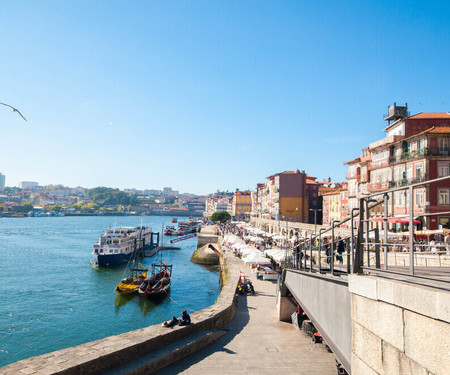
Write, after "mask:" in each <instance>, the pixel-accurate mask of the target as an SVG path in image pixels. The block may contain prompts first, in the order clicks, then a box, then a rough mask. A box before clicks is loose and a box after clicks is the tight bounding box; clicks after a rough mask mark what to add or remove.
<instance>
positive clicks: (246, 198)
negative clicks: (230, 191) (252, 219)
mask: <svg viewBox="0 0 450 375" xmlns="http://www.w3.org/2000/svg"><path fill="white" fill-rule="evenodd" d="M251 211H252V195H251V192H250V191H237V192H236V193H234V195H233V210H232V214H231V216H234V217H235V218H236V219H238V220H243V219H244V218H245V216H246V215H249V214H250V212H251Z"/></svg>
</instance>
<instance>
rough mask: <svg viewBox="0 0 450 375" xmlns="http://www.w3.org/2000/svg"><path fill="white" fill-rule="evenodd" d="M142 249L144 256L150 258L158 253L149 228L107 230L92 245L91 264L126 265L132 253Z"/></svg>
mask: <svg viewBox="0 0 450 375" xmlns="http://www.w3.org/2000/svg"><path fill="white" fill-rule="evenodd" d="M155 234H156V235H158V234H157V233H155ZM142 247H144V254H145V256H152V255H154V254H156V253H157V252H158V243H157V242H156V243H154V242H153V232H152V228H151V227H144V226H140V227H122V226H120V227H113V228H109V229H108V231H107V232H106V233H104V234H103V235H102V236H101V237H100V239H99V241H98V242H97V243H96V244H94V246H93V248H92V261H91V264H93V265H94V266H96V267H112V266H115V265H118V264H121V263H126V262H128V260H129V259H130V258H131V256H132V255H133V253H134V251H135V250H136V249H137V250H140V249H141V248H142Z"/></svg>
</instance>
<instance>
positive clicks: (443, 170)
mask: <svg viewBox="0 0 450 375" xmlns="http://www.w3.org/2000/svg"><path fill="white" fill-rule="evenodd" d="M385 120H387V121H388V126H387V127H386V128H385V129H384V130H385V132H386V137H385V138H383V139H381V140H379V141H376V142H374V143H372V144H370V146H369V147H368V149H367V151H368V152H366V154H365V155H363V156H361V157H359V158H357V159H354V160H351V161H349V162H346V164H348V165H349V173H348V175H347V178H348V181H349V206H350V208H351V207H357V199H358V198H360V197H361V194H363V195H364V194H365V193H369V194H370V193H376V192H382V191H385V190H388V189H390V188H397V187H407V186H408V185H411V184H414V183H418V182H423V181H428V180H431V179H435V178H438V177H445V176H449V175H450V173H449V170H450V156H449V155H450V145H449V144H450V113H419V114H416V115H413V116H408V111H407V106H406V105H405V106H404V107H398V106H396V104H395V103H394V106H390V107H389V113H388V115H386V117H385ZM364 150H366V149H364ZM364 150H363V152H364ZM367 156H368V157H369V159H367ZM363 159H364V162H362V160H363ZM410 199H412V200H413V202H412V203H413V209H414V216H416V217H417V219H418V220H419V221H420V222H421V225H420V226H419V227H422V228H426V229H438V228H439V226H440V225H441V226H443V227H447V228H448V227H450V215H449V214H446V213H445V212H449V211H450V181H449V180H445V181H442V182H440V183H434V184H431V185H430V184H428V185H421V186H416V187H414V189H413V194H412V197H410V196H409V189H404V190H401V191H396V192H393V193H392V194H391V199H390V203H389V206H388V215H389V216H391V217H392V218H393V220H391V221H390V222H391V223H393V225H392V226H395V229H402V225H401V223H402V219H404V216H405V215H408V214H409V206H410V204H409V202H410ZM371 216H375V217H376V216H380V217H381V216H384V207H383V205H380V206H378V207H377V208H375V209H373V210H371ZM402 216H403V218H402ZM397 219H398V220H397ZM396 220H397V221H396Z"/></svg>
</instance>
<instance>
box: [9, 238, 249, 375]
mask: <svg viewBox="0 0 450 375" xmlns="http://www.w3.org/2000/svg"><path fill="white" fill-rule="evenodd" d="M215 242H217V238H216V241H215ZM225 263H226V265H225V267H226V270H227V282H226V284H225V285H224V286H223V287H222V291H221V293H220V295H219V297H218V299H217V302H216V303H215V304H214V305H212V306H209V307H207V308H205V309H203V310H200V311H198V312H195V313H193V314H191V319H192V322H193V324H192V325H189V326H182V327H180V326H175V327H174V328H172V329H170V328H166V327H161V325H160V324H156V325H153V326H149V327H146V328H142V329H138V330H135V331H131V332H127V333H123V334H121V335H117V336H111V337H106V338H104V339H101V340H97V341H93V342H88V343H86V344H82V345H78V346H75V347H73V348H68V349H63V350H59V351H55V352H52V353H48V354H44V355H41V356H38V357H32V358H28V359H25V360H22V361H19V362H16V363H13V364H10V365H8V366H5V367H2V368H0V374H5V375H6V374H8V375H9V374H11V375H13V374H14V375H16V374H18V373H24V374H36V375H37V374H64V375H71V374H74V375H75V374H76V375H80V374H99V373H101V372H103V371H106V370H108V369H111V368H114V367H115V366H118V365H120V364H123V363H126V362H127V361H129V360H130V359H134V358H137V357H139V356H141V355H143V354H145V353H148V352H151V351H153V350H155V349H157V348H160V347H161V346H163V345H165V344H169V343H171V342H174V341H175V340H177V339H180V338H182V337H186V336H187V335H190V334H192V333H195V332H198V331H203V330H213V329H219V328H222V327H224V326H225V325H226V324H227V323H228V322H229V321H230V320H231V319H232V318H233V316H234V313H235V310H236V307H235V302H236V288H237V284H238V282H239V276H240V269H239V263H238V259H237V258H234V257H233V256H230V257H229V258H226V259H225Z"/></svg>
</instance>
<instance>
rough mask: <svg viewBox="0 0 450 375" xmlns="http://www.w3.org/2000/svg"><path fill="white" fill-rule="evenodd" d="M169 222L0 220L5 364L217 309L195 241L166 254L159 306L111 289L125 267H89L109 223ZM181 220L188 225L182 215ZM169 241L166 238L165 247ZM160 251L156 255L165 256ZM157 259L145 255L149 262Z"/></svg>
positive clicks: (155, 223)
mask: <svg viewBox="0 0 450 375" xmlns="http://www.w3.org/2000/svg"><path fill="white" fill-rule="evenodd" d="M170 220H171V218H169V217H161V216H146V217H138V216H121V217H117V218H114V217H111V216H95V217H89V216H82V217H74V216H71V217H41V218H1V219H0V252H1V254H2V257H1V267H0V292H1V295H2V296H3V297H5V298H4V299H3V302H2V303H1V304H0V335H1V336H0V337H1V342H0V367H1V366H5V365H7V364H9V363H12V362H16V361H19V360H21V359H25V358H28V357H32V356H36V355H41V354H45V353H48V352H51V351H54V350H59V349H63V348H67V347H71V346H75V345H78V344H82V343H85V342H89V341H93V340H97V339H101V338H104V337H107V336H111V335H117V334H120V333H124V332H127V331H131V330H135V329H139V328H142V327H146V326H149V325H153V324H157V323H161V322H162V321H164V320H168V319H170V318H171V317H172V316H173V315H175V316H181V312H182V310H184V309H187V310H188V312H192V311H197V310H200V309H202V308H204V307H207V306H210V305H212V304H214V302H215V301H216V300H217V297H218V295H219V293H220V287H219V275H218V272H217V270H216V269H211V268H207V267H203V266H199V265H197V264H193V263H191V262H190V257H191V255H192V253H193V252H194V251H195V249H196V246H197V239H196V238H194V239H189V240H186V241H181V242H178V243H177V244H176V245H177V246H180V247H181V250H166V251H164V252H163V254H162V257H163V259H164V260H165V259H167V261H168V263H169V264H173V277H172V286H171V290H170V294H169V296H168V297H167V298H165V299H164V300H163V301H161V302H160V303H157V304H155V303H153V302H151V301H149V300H147V299H145V298H143V297H140V296H131V297H129V296H128V297H127V296H118V295H117V293H116V292H115V291H114V288H115V286H116V285H117V284H118V283H119V282H120V280H121V278H122V276H123V273H124V269H125V267H124V266H121V267H119V268H115V269H97V268H94V267H92V266H91V265H90V263H89V262H90V253H91V249H92V245H93V244H94V243H95V242H97V241H98V238H99V237H100V235H101V234H102V233H104V232H105V230H106V229H107V228H108V226H114V225H115V222H116V224H117V225H124V226H128V225H132V226H139V225H141V221H142V224H143V225H147V226H151V227H152V228H153V231H155V232H161V229H162V225H163V223H164V224H165V225H171V223H170ZM179 220H183V219H182V218H179ZM168 240H169V239H168V238H165V243H166V244H167V242H168ZM160 256H161V255H160V254H157V255H156V256H155V257H157V258H158V259H159V258H160ZM155 257H152V258H146V259H145V264H147V265H150V264H151V263H152V262H154V261H155V259H154V258H155Z"/></svg>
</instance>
